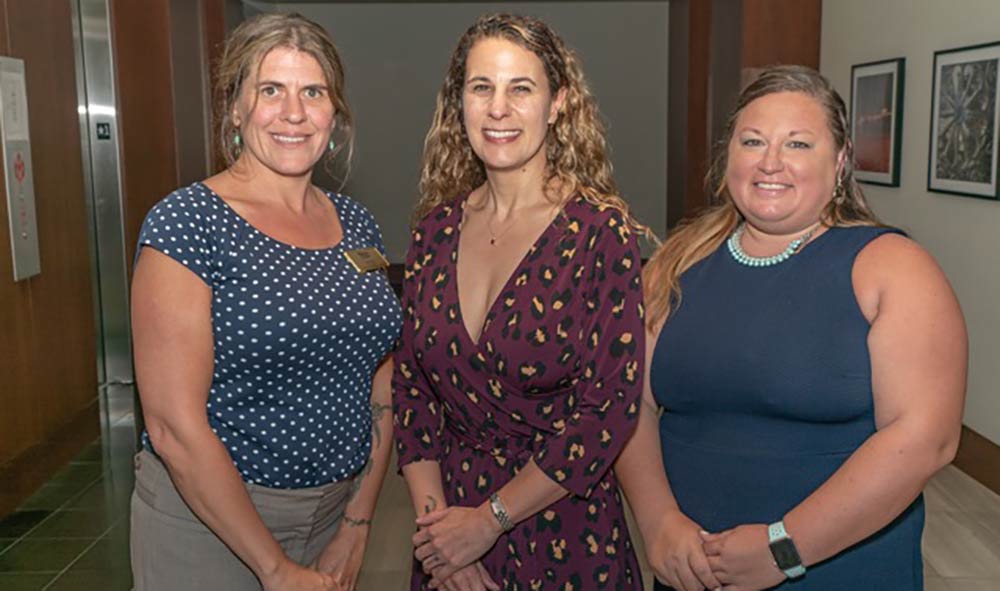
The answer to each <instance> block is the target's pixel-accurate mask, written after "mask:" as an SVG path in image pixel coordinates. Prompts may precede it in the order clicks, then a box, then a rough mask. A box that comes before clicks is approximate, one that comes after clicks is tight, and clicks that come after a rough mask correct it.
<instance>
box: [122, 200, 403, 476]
mask: <svg viewBox="0 0 1000 591" xmlns="http://www.w3.org/2000/svg"><path fill="white" fill-rule="evenodd" d="M327 196H328V197H329V198H330V200H331V201H332V202H333V204H334V206H335V207H336V208H337V212H338V213H339V215H340V222H341V226H342V227H343V230H344V237H343V240H341V242H340V243H339V244H337V245H336V246H334V247H332V248H325V249H315V250H313V249H305V248H298V247H295V246H292V245H290V244H286V243H284V242H280V241H278V240H275V239H274V238H271V237H270V236H267V235H266V234H264V233H262V232H260V231H259V230H257V229H256V228H254V227H253V226H251V225H250V224H249V223H248V222H247V221H246V220H245V219H243V218H242V217H240V216H239V214H237V213H236V212H235V211H234V210H233V209H232V208H231V207H229V205H228V204H226V203H225V201H223V200H222V199H221V198H220V197H219V196H218V195H216V194H215V193H214V192H213V191H212V190H211V189H209V188H208V187H207V186H206V185H204V184H202V183H195V184H194V185H191V186H189V187H186V188H182V189H178V190H177V191H175V192H173V193H171V194H170V195H168V196H167V197H166V198H165V199H163V200H162V201H160V202H159V203H158V204H157V205H156V206H155V207H153V209H152V210H151V211H150V212H149V214H148V215H147V217H146V220H145V222H144V223H143V226H142V230H141V232H140V235H139V246H140V247H142V246H149V247H152V248H155V249H156V250H158V251H160V252H162V253H164V254H166V255H167V256H169V257H171V258H173V259H174V260H176V261H178V262H179V263H181V264H182V265H184V266H185V267H187V268H188V269H189V270H190V271H191V272H192V273H194V274H196V275H197V276H198V277H199V278H201V280H202V281H204V282H205V283H206V284H207V285H208V286H209V287H211V289H212V310H211V313H212V329H213V334H214V344H215V368H214V374H213V377H212V386H211V390H210V391H209V399H208V407H207V412H208V419H209V423H210V425H211V427H212V430H213V431H214V432H215V434H216V435H217V436H218V437H219V439H220V440H221V441H222V442H223V444H224V445H225V446H226V448H227V449H228V450H229V453H230V455H231V456H232V458H233V463H234V464H235V465H236V467H237V469H239V471H240V474H241V475H242V477H243V479H244V480H245V481H247V482H253V483H255V484H260V485H263V486H268V487H271V488H304V487H311V486H318V485H322V484H326V483H329V482H333V481H339V480H343V479H345V478H349V477H351V476H353V475H354V474H355V473H357V472H358V471H359V470H360V469H361V468H362V467H363V466H364V464H365V462H366V461H367V459H368V456H369V455H370V453H371V409H370V399H371V381H372V375H373V373H374V371H375V368H376V367H377V365H378V363H379V361H380V360H381V359H382V358H383V357H384V356H385V355H386V353H388V352H389V350H390V349H391V348H392V347H393V345H394V343H395V341H396V338H397V337H398V335H399V330H400V325H401V322H402V319H401V313H400V308H399V302H398V300H397V299H396V296H395V294H394V293H393V291H392V288H391V286H390V285H389V280H388V279H387V277H386V275H385V274H384V273H380V272H370V273H365V274H360V273H358V271H357V270H355V269H354V267H353V266H352V265H351V264H350V262H348V260H347V259H346V258H345V256H344V253H345V252H346V251H348V250H353V249H356V248H367V247H372V246H374V247H376V248H378V249H379V250H380V251H382V252H383V253H384V252H385V248H384V246H383V244H382V235H381V232H380V230H379V228H378V225H377V224H376V222H375V219H374V217H373V216H372V215H371V213H370V212H368V210H367V209H365V208H364V207H363V206H362V205H360V204H358V203H356V202H355V201H353V200H352V199H350V198H348V197H346V196H343V195H339V194H335V193H328V194H327ZM143 443H144V445H145V446H147V447H150V443H149V438H148V437H147V436H146V434H143Z"/></svg>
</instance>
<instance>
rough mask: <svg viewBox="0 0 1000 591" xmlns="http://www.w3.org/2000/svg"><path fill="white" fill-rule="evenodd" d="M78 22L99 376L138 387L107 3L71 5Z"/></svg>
mask: <svg viewBox="0 0 1000 591" xmlns="http://www.w3.org/2000/svg"><path fill="white" fill-rule="evenodd" d="M68 1H69V2H70V3H71V4H72V5H73V8H74V11H75V14H76V16H77V23H78V29H77V32H76V34H77V37H78V39H79V43H78V44H77V52H78V56H77V80H78V83H77V84H78V88H77V92H78V94H79V96H80V107H79V111H80V131H81V134H80V136H81V142H82V149H83V164H84V179H85V181H86V182H87V187H86V195H87V200H88V208H89V211H90V212H91V213H92V216H93V217H92V220H93V224H92V227H91V232H92V237H93V240H92V253H93V255H94V258H93V267H94V273H95V275H94V283H95V294H96V295H97V300H98V301H99V304H98V306H97V309H96V310H95V319H96V321H97V327H98V333H99V334H98V337H97V342H98V357H99V363H101V362H102V361H103V363H101V364H102V369H99V370H98V374H99V377H101V383H102V385H105V384H130V383H132V382H133V369H132V346H131V340H132V339H131V330H130V326H129V307H128V265H129V264H131V261H126V260H125V252H126V250H125V216H124V211H123V210H124V208H123V201H122V191H121V169H120V160H119V144H118V115H117V106H116V105H117V101H116V98H115V83H114V59H113V50H112V45H111V27H110V21H109V15H108V1H107V0H68Z"/></svg>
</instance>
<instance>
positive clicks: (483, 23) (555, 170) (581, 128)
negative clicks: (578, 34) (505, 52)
mask: <svg viewBox="0 0 1000 591" xmlns="http://www.w3.org/2000/svg"><path fill="white" fill-rule="evenodd" d="M481 39H504V40H507V41H510V42H512V43H515V44H517V45H519V46H521V47H523V48H525V49H527V50H528V51H530V52H532V53H533V54H535V55H536V56H538V59H540V60H541V62H542V65H543V66H544V68H545V76H546V78H547V79H548V84H549V91H550V92H551V93H552V95H553V96H555V95H556V94H557V93H558V92H559V90H560V89H565V92H566V99H565V102H564V103H563V107H562V109H561V111H560V112H559V114H558V117H557V119H556V121H555V123H553V124H552V125H551V126H550V127H549V130H548V135H547V136H546V138H545V159H546V174H547V178H546V179H545V182H544V186H545V188H546V195H547V196H549V195H548V189H550V188H552V187H559V188H560V189H561V190H563V191H562V192H563V194H564V195H573V194H578V195H581V196H582V197H583V198H584V199H585V200H586V201H588V202H590V203H592V204H594V205H597V206H599V207H611V208H614V209H616V210H618V211H619V212H620V213H621V214H622V216H623V217H624V218H625V220H626V221H627V222H628V223H629V225H631V226H632V228H633V229H636V230H639V231H640V232H642V233H643V234H645V235H646V236H647V238H650V239H652V240H655V237H653V236H652V234H651V232H650V231H649V229H648V228H647V227H646V226H644V225H642V224H640V223H638V222H637V221H636V220H635V219H634V218H633V217H632V215H631V213H630V212H629V208H628V205H627V204H626V203H625V201H624V200H623V199H622V198H621V197H620V196H619V193H618V185H617V184H616V183H615V180H614V177H613V176H612V169H611V160H610V159H609V158H608V145H607V131H606V129H605V126H604V123H603V122H602V121H601V119H600V115H599V112H598V108H597V102H596V101H595V100H594V97H593V95H592V94H591V93H590V89H589V88H588V86H587V81H586V79H585V78H584V76H583V70H582V68H581V67H580V60H579V58H577V56H576V54H575V53H574V52H573V50H571V49H570V48H568V47H567V46H566V44H565V43H564V42H563V40H562V39H561V38H560V37H559V35H557V34H556V32H555V31H553V30H552V28H551V27H549V26H548V25H547V24H545V23H544V22H542V21H540V20H538V19H536V18H532V17H528V16H521V15H513V14H488V15H483V16H481V17H479V19H478V20H477V21H476V22H475V23H474V24H473V25H472V26H471V27H469V29H468V30H467V31H465V34H464V35H462V37H461V39H459V41H458V47H456V48H455V51H454V52H453V53H452V54H451V62H450V64H449V66H448V72H447V74H446V76H445V79H444V83H443V85H442V86H441V90H440V92H438V96H437V108H436V109H435V111H434V120H433V123H432V124H431V128H430V130H429V131H428V132H427V137H426V139H425V140H424V156H423V166H422V169H421V172H420V200H419V201H418V202H417V206H416V209H415V211H414V219H413V221H414V223H416V222H418V221H419V220H420V219H422V218H423V217H424V216H425V215H427V213H428V212H430V211H431V210H432V209H434V208H435V207H436V206H438V205H439V204H441V203H446V202H450V201H453V200H455V199H456V198H457V197H458V196H460V195H464V194H466V193H468V192H470V191H472V190H473V189H475V188H476V187H478V186H480V185H482V184H483V183H484V182H486V168H485V167H484V166H483V162H482V161H481V160H480V159H479V157H478V156H476V154H475V153H474V152H473V151H472V146H471V145H470V144H469V138H468V136H467V135H466V132H465V126H464V125H463V117H462V94H463V90H464V88H465V73H466V72H465V64H466V60H467V58H468V57H469V51H471V49H472V47H473V46H474V45H475V44H476V42H477V41H479V40H481ZM550 198H551V196H550Z"/></svg>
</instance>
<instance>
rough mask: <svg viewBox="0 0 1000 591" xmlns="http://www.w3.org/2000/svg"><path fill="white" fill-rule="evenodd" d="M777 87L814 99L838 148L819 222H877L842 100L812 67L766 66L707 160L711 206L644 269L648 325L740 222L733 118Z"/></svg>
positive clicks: (662, 316) (675, 302) (676, 301)
mask: <svg viewBox="0 0 1000 591" xmlns="http://www.w3.org/2000/svg"><path fill="white" fill-rule="evenodd" d="M776 92H801V93H803V94H806V95H808V96H810V97H812V98H813V99H815V100H816V102H817V103H818V104H819V105H820V107H822V108H823V112H824V113H825V114H826V124H827V128H828V129H829V130H830V134H831V135H832V136H833V140H834V144H835V145H836V148H837V153H838V155H839V154H841V153H843V159H842V160H843V162H842V164H841V167H840V170H839V172H838V173H837V179H836V185H835V189H834V192H833V198H832V199H831V200H830V202H829V203H828V204H827V205H826V207H824V209H823V211H822V213H821V215H820V222H821V223H822V224H823V225H825V226H828V227H832V226H880V225H882V223H881V222H880V221H879V220H878V218H876V217H875V214H874V213H872V210H871V208H870V207H869V206H868V202H867V201H866V200H865V195H864V193H863V192H862V191H861V187H860V186H859V185H858V183H857V180H855V178H854V146H853V145H852V143H851V137H850V132H849V123H848V119H847V109H846V107H845V106H844V100H843V99H842V98H841V97H840V95H839V94H838V93H837V91H836V90H834V88H833V86H832V85H831V84H830V82H829V81H828V80H827V79H826V78H824V77H823V76H822V75H821V74H820V73H819V72H817V71H816V70H813V69H812V68H808V67H805V66H774V67H771V68H768V69H766V70H764V72H763V73H761V75H760V77H758V78H757V79H756V80H754V81H753V82H752V83H751V84H750V85H749V86H747V87H746V88H745V89H744V90H743V92H742V93H740V96H739V100H738V101H737V103H736V106H735V107H734V108H733V110H732V112H731V113H730V114H729V119H728V121H727V123H726V130H725V133H724V135H723V136H722V138H721V139H720V141H719V142H718V144H716V146H715V149H714V157H713V158H712V164H711V167H710V168H709V170H708V174H707V175H706V176H705V189H706V191H707V192H709V193H710V194H711V205H710V206H709V207H708V208H707V209H705V210H703V211H701V212H699V213H698V214H697V215H695V216H694V217H693V218H690V219H688V220H685V221H684V222H682V223H681V224H680V225H679V226H678V227H677V229H675V230H674V231H673V232H671V234H670V236H669V237H668V239H667V240H666V241H665V242H664V243H663V244H662V245H661V246H660V247H659V249H657V251H656V252H655V253H654V254H653V256H652V257H651V258H650V260H649V262H648V263H647V264H646V266H645V268H644V269H643V273H642V283H643V291H644V294H645V302H646V322H647V327H648V328H649V329H650V330H653V329H655V327H657V326H658V325H660V324H662V323H663V321H665V320H666V319H667V317H668V316H669V315H670V313H671V312H672V311H673V310H675V309H676V308H677V307H678V306H679V305H680V303H681V289H680V283H679V279H680V276H681V274H683V273H684V271H686V270H688V269H689V268H691V266H692V265H694V264H695V263H697V262H698V261H700V260H701V259H703V258H705V257H706V256H708V255H709V254H711V253H712V252H714V251H715V249H716V248H718V247H719V246H720V245H721V244H722V242H723V241H725V240H726V238H728V237H729V235H730V234H732V233H733V231H734V230H735V229H736V227H737V226H738V225H739V224H740V222H742V221H743V216H742V214H741V213H740V212H739V210H738V209H736V205H735V204H734V203H733V198H732V196H731V195H730V194H729V188H728V187H727V186H726V169H727V168H728V166H729V144H730V142H731V141H732V138H733V133H734V129H735V126H736V119H737V118H738V117H739V115H740V113H742V112H743V109H744V108H746V106H747V105H749V104H750V103H752V102H753V101H755V100H757V99H759V98H761V97H764V96H767V95H769V94H773V93H776Z"/></svg>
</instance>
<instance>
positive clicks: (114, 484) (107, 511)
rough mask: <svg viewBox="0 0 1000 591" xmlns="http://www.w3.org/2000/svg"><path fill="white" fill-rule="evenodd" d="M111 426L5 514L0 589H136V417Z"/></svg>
mask: <svg viewBox="0 0 1000 591" xmlns="http://www.w3.org/2000/svg"><path fill="white" fill-rule="evenodd" d="M116 431H117V432H118V433H115V432H116ZM110 432H111V433H110V434H109V433H107V432H106V435H105V436H104V437H103V442H102V441H101V440H98V441H95V442H94V443H92V444H91V445H89V446H87V448H86V449H84V450H83V452H82V453H80V455H79V456H77V457H76V458H75V459H74V460H73V461H72V462H71V463H70V464H69V465H67V466H66V467H64V468H63V469H62V470H60V471H59V472H58V473H57V474H56V475H55V476H54V477H53V478H52V480H50V481H49V482H48V483H46V484H45V485H44V486H43V487H42V488H41V489H40V490H39V491H38V492H37V493H35V495H34V496H32V497H31V498H30V499H28V500H27V501H26V502H25V503H24V504H23V505H22V506H21V507H19V508H18V510H17V511H15V512H14V513H12V514H10V515H9V516H7V517H6V518H5V519H2V520H0V589H2V590H3V591H41V590H45V591H66V590H72V591H84V590H86V591H90V590H94V591H98V590H100V591H128V590H129V589H131V587H132V574H131V571H130V570H129V557H128V514H129V511H128V506H129V495H130V494H131V491H132V450H133V447H134V442H135V437H134V431H133V430H132V426H131V424H130V423H126V424H121V423H120V424H119V425H116V426H115V427H112V428H111V429H110ZM113 434H117V435H119V437H117V438H116V437H114V436H112V435H113ZM116 439H117V441H116Z"/></svg>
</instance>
